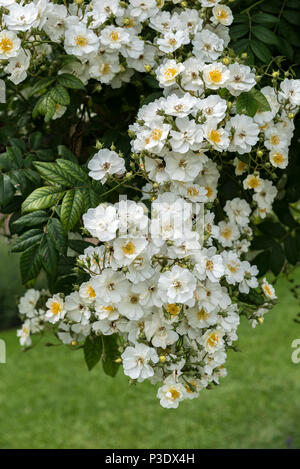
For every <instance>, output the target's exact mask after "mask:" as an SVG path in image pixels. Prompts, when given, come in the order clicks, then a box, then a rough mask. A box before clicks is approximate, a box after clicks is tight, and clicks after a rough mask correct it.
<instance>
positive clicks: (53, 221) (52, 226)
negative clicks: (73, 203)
mask: <svg viewBox="0 0 300 469" xmlns="http://www.w3.org/2000/svg"><path fill="white" fill-rule="evenodd" d="M47 233H48V235H49V237H50V238H51V240H52V242H53V244H54V246H55V248H56V249H57V251H58V252H60V253H61V254H63V255H65V254H66V253H67V242H68V239H67V236H66V234H65V233H64V230H63V227H62V224H61V222H60V220H58V218H50V220H49V221H48V223H47Z"/></svg>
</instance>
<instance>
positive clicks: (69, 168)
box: [56, 159, 89, 183]
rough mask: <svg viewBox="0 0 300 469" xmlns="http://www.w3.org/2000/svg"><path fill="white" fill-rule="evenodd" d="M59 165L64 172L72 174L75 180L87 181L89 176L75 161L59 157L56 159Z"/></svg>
mask: <svg viewBox="0 0 300 469" xmlns="http://www.w3.org/2000/svg"><path fill="white" fill-rule="evenodd" d="M56 163H57V164H58V166H59V167H60V168H61V169H62V170H63V171H64V174H68V175H70V177H72V178H73V180H74V181H78V182H83V183H85V182H87V181H89V177H88V175H87V173H86V172H85V171H84V170H83V169H82V168H81V167H80V166H79V164H78V163H73V162H72V161H69V160H64V159H58V160H56Z"/></svg>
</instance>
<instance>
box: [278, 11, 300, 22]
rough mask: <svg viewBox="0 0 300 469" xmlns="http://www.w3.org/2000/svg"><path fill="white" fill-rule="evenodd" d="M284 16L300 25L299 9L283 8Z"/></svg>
mask: <svg viewBox="0 0 300 469" xmlns="http://www.w3.org/2000/svg"><path fill="white" fill-rule="evenodd" d="M282 16H283V17H284V18H285V19H286V20H287V21H288V22H289V23H291V24H294V25H296V26H298V25H300V12H299V10H298V11H297V10H283V13H282Z"/></svg>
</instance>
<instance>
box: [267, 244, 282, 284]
mask: <svg viewBox="0 0 300 469" xmlns="http://www.w3.org/2000/svg"><path fill="white" fill-rule="evenodd" d="M284 260H285V257H284V253H283V249H282V247H281V246H280V244H276V245H275V246H274V247H273V248H272V250H271V255H270V268H271V270H272V272H273V274H274V275H276V276H277V275H279V274H280V272H281V269H282V267H283V264H284Z"/></svg>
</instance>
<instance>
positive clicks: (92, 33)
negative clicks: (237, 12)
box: [0, 0, 233, 87]
mask: <svg viewBox="0 0 300 469" xmlns="http://www.w3.org/2000/svg"><path fill="white" fill-rule="evenodd" d="M177 3H180V2H176V1H172V0H169V1H168V0H166V1H162V0H127V1H120V0H92V1H86V2H84V1H81V0H77V1H76V0H75V1H74V2H73V3H71V2H70V3H69V2H68V4H67V3H66V2H65V3H64V4H58V3H56V2H52V1H51V0H33V1H30V2H28V1H23V0H21V1H19V2H16V1H14V0H1V1H0V8H1V7H2V9H1V10H0V13H1V18H2V23H1V26H2V30H1V32H0V60H1V59H2V60H7V61H8V63H7V65H6V66H5V67H4V72H5V73H6V74H8V75H9V79H10V80H12V81H13V82H14V83H15V84H18V83H20V82H21V81H23V80H25V78H26V76H27V70H28V68H29V67H30V62H31V59H32V58H33V57H35V58H37V57H40V56H41V55H43V54H44V55H47V56H49V57H50V56H51V52H52V49H53V47H55V44H56V43H57V44H62V45H63V47H64V50H65V52H66V54H68V55H72V56H75V57H76V58H77V59H78V61H74V62H72V63H70V64H69V65H68V67H67V69H66V70H67V71H69V72H72V73H74V74H75V75H77V76H78V77H79V78H81V80H82V81H83V82H84V83H86V82H87V81H88V80H89V79H90V78H94V79H96V80H98V81H99V82H100V83H105V84H107V83H109V84H110V85H111V86H112V87H120V86H121V83H122V82H123V81H126V82H128V81H129V80H130V77H131V76H132V74H133V72H134V70H137V71H139V72H145V71H149V70H150V69H151V68H152V67H153V66H154V65H155V63H156V62H155V59H156V57H159V56H161V55H163V54H167V53H172V52H174V51H177V50H178V49H180V47H181V46H183V45H187V44H191V45H192V47H193V51H194V52H195V54H197V56H198V57H199V58H200V59H203V60H211V59H216V58H218V57H219V55H220V54H221V53H222V51H223V49H224V47H226V45H227V44H228V42H229V35H228V32H227V30H226V29H227V28H226V27H225V26H224V25H226V26H227V25H229V24H231V22H232V19H233V18H232V14H231V11H230V9H229V8H228V7H227V6H224V5H222V6H220V5H218V4H219V0H208V1H206V0H195V1H193V2H189V3H192V4H193V6H194V8H195V9H190V8H186V7H184V8H183V9H182V5H180V8H178V11H175V12H174V13H173V12H170V9H171V8H172V5H174V4H175V5H176V4H177ZM203 7H204V8H205V9H207V7H209V8H208V10H209V15H208V20H209V23H211V24H209V25H208V26H207V28H206V29H202V24H203V19H202V18H201V17H200V13H201V12H202V14H203V11H201V12H200V8H202V10H203ZM205 17H206V16H205ZM216 26H217V27H216ZM145 27H147V32H145V33H144V28H145ZM213 31H215V32H213ZM192 38H193V39H192ZM210 46H211V47H210ZM66 70H65V71H66Z"/></svg>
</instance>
